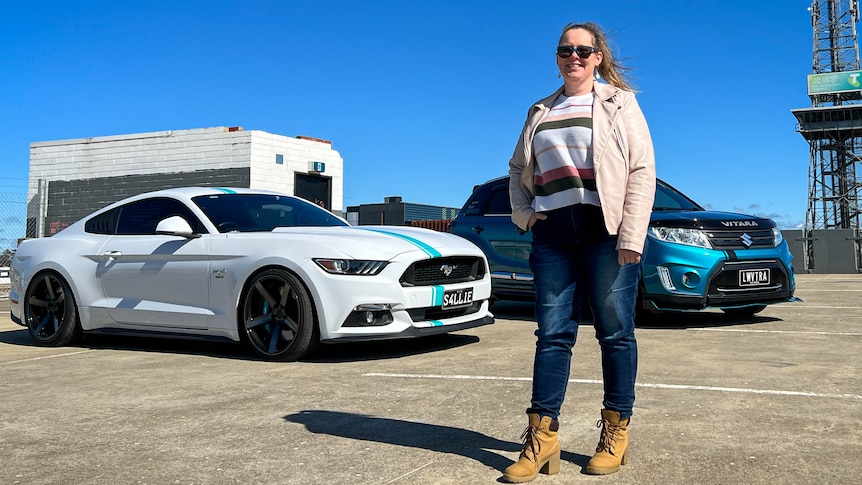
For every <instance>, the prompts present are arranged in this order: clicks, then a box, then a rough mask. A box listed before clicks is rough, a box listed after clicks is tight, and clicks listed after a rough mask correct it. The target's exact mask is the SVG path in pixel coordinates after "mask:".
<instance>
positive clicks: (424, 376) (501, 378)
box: [362, 372, 862, 400]
mask: <svg viewBox="0 0 862 485" xmlns="http://www.w3.org/2000/svg"><path fill="white" fill-rule="evenodd" d="M362 376H363V377H396V378H407V379H456V380H476V381H531V380H532V378H531V377H504V376H499V377H498V376H470V375H442V374H387V373H380V372H369V373H366V374H362ZM569 382H570V383H575V384H596V385H601V384H602V381H601V380H595V379H569ZM635 386H636V387H647V388H651V389H677V390H687V391H714V392H738V393H746V394H770V395H775V396H797V397H826V398H832V399H855V400H862V395H858V394H828V393H827V394H824V393H819V392H805V391H777V390H772V389H746V388H741V387H714V386H689V385H683V384H648V383H637V384H635Z"/></svg>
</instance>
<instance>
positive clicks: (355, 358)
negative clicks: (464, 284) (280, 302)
mask: <svg viewBox="0 0 862 485" xmlns="http://www.w3.org/2000/svg"><path fill="white" fill-rule="evenodd" d="M478 341H479V337H477V336H475V335H461V334H456V333H446V334H440V335H430V336H427V337H418V338H406V339H392V340H369V341H367V342H348V343H327V344H321V345H319V346H318V347H317V349H315V351H314V352H312V353H311V354H310V355H309V356H308V357H307V358H305V359H303V361H304V362H318V363H340V362H359V361H367V360H386V359H397V358H400V357H407V356H410V355H420V354H427V353H433V352H439V351H441V350H448V349H454V348H458V347H463V346H465V345H470V344H474V343H476V342H478Z"/></svg>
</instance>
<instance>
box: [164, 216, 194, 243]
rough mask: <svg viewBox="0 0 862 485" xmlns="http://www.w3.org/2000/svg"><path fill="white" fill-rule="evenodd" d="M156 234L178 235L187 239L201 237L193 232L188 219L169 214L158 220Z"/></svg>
mask: <svg viewBox="0 0 862 485" xmlns="http://www.w3.org/2000/svg"><path fill="white" fill-rule="evenodd" d="M156 234H164V235H166V236H180V237H184V238H187V239H196V238H199V237H201V235H200V234H195V232H194V231H193V230H192V226H190V225H189V223H188V221H186V220H185V219H183V218H182V217H180V216H171V217H168V218H167V219H162V220H161V221H159V224H158V225H157V226H156Z"/></svg>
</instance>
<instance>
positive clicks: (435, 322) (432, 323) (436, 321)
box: [428, 320, 443, 327]
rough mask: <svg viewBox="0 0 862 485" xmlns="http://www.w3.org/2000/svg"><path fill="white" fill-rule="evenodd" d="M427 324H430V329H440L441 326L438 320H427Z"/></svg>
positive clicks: (441, 323)
mask: <svg viewBox="0 0 862 485" xmlns="http://www.w3.org/2000/svg"><path fill="white" fill-rule="evenodd" d="M428 323H430V324H431V326H432V327H442V326H443V322H441V321H440V320H428Z"/></svg>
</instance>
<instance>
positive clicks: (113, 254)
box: [102, 251, 123, 261]
mask: <svg viewBox="0 0 862 485" xmlns="http://www.w3.org/2000/svg"><path fill="white" fill-rule="evenodd" d="M122 255H123V252H122V251H105V252H104V253H102V256H104V257H106V258H108V261H110V260H112V259H116V258H119V257H120V256H122Z"/></svg>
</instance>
